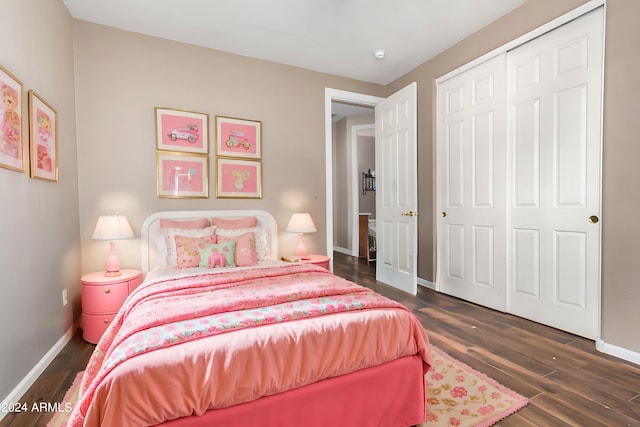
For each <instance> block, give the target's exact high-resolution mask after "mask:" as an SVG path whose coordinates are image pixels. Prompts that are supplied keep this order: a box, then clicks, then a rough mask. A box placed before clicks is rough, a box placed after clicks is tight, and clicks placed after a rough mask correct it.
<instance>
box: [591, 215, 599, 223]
mask: <svg viewBox="0 0 640 427" xmlns="http://www.w3.org/2000/svg"><path fill="white" fill-rule="evenodd" d="M598 221H600V218H598V216H597V215H591V216H590V217H589V222H590V223H591V224H597V223H598Z"/></svg>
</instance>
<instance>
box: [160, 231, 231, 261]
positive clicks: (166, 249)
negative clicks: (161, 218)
mask: <svg viewBox="0 0 640 427" xmlns="http://www.w3.org/2000/svg"><path fill="white" fill-rule="evenodd" d="M217 228H218V227H215V226H212V227H207V228H198V229H184V228H161V229H160V239H159V241H158V246H159V247H158V265H161V266H163V267H168V268H178V252H177V250H176V239H175V238H174V237H175V236H183V237H209V236H213V235H215V234H216V229H217ZM161 246H163V248H162V249H161V248H160V247H161ZM163 256H164V258H163ZM162 260H164V261H165V262H164V265H163V263H162Z"/></svg>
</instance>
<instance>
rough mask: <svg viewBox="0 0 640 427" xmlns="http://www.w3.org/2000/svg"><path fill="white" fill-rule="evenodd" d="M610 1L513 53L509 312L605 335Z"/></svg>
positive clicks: (510, 65)
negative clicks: (606, 15)
mask: <svg viewBox="0 0 640 427" xmlns="http://www.w3.org/2000/svg"><path fill="white" fill-rule="evenodd" d="M602 29H603V10H602V8H599V9H597V10H596V11H593V12H590V13H589V14H587V15H585V16H583V17H580V18H578V19H576V20H575V21H572V22H570V23H568V24H566V25H563V26H562V27H560V28H558V29H556V30H554V31H552V32H550V33H547V34H545V35H543V36H541V37H539V38H537V39H535V40H533V41H531V42H528V43H526V44H525V45H522V46H520V47H518V48H517V49H514V50H513V51H511V52H509V53H508V56H507V67H508V71H507V75H508V76H507V78H508V99H509V110H508V115H509V117H508V121H509V131H508V132H509V134H508V135H509V155H508V156H509V157H508V159H509V173H508V187H509V188H508V194H509V210H508V218H509V226H508V248H509V249H508V257H509V261H508V266H509V271H508V282H509V288H508V300H507V311H509V312H510V313H513V314H516V315H519V316H522V317H525V318H528V319H531V320H535V321H538V322H541V323H544V324H547V325H551V326H554V327H557V328H559V329H563V330H566V331H569V332H573V333H576V334H578V335H582V336H585V337H589V338H595V337H597V336H598V330H599V324H598V319H599V304H600V297H599V295H600V222H599V221H598V220H599V218H600V165H601V159H600V155H601V117H602V116H601V115H602V110H601V105H602V100H601V96H602V95H601V94H602V86H601V85H602V56H603V55H602V53H603V46H602V39H603V37H602Z"/></svg>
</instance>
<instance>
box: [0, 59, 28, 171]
mask: <svg viewBox="0 0 640 427" xmlns="http://www.w3.org/2000/svg"><path fill="white" fill-rule="evenodd" d="M0 92H1V93H2V103H0V166H1V167H3V168H7V169H12V170H15V171H18V172H24V167H25V160H24V140H23V138H22V82H21V81H20V80H18V79H17V78H16V76H14V75H13V74H11V73H10V72H9V71H7V70H5V69H4V68H2V67H1V66H0Z"/></svg>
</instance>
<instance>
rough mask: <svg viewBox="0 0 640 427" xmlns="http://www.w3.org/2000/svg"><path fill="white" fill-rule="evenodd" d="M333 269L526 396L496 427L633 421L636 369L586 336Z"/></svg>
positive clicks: (360, 265)
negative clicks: (400, 307) (405, 311)
mask: <svg viewBox="0 0 640 427" xmlns="http://www.w3.org/2000/svg"><path fill="white" fill-rule="evenodd" d="M334 272H335V273H336V274H337V275H339V276H343V277H346V278H348V279H350V280H353V281H355V282H358V283H360V284H362V285H364V286H368V287H370V288H372V289H374V290H376V291H377V292H379V293H381V294H384V295H386V296H388V297H390V298H393V299H395V300H397V301H399V302H401V303H403V304H404V305H406V306H407V307H409V308H410V309H411V310H413V312H414V313H415V314H416V316H417V317H418V318H419V319H420V321H421V322H422V324H423V325H424V327H425V329H426V331H427V334H428V336H429V339H430V341H431V343H432V344H433V345H435V346H437V347H440V348H441V349H442V350H444V351H446V352H447V353H449V354H450V355H452V356H454V357H455V358H457V359H459V360H461V361H463V362H465V363H466V364H467V365H469V366H471V367H472V368H474V369H476V370H478V371H480V372H483V373H485V374H486V375H489V376H490V377H492V378H494V379H495V380H497V381H499V382H501V383H502V384H504V385H505V386H507V387H510V388H511V389H513V390H515V391H516V392H518V393H520V394H522V395H524V396H526V397H527V398H529V404H528V405H527V406H526V407H525V408H523V409H521V410H520V411H519V412H517V413H516V414H513V415H511V416H510V417H508V418H507V419H505V420H503V421H501V422H500V424H499V425H500V426H503V427H527V426H553V427H556V426H589V427H591V426H608V427H611V426H616V427H617V426H638V427H640V366H638V365H634V364H632V363H628V362H625V361H622V360H620V359H617V358H615V357H611V356H608V355H605V354H602V353H600V352H598V351H597V350H595V345H594V343H593V341H590V340H587V339H584V338H580V337H576V336H574V335H571V334H568V333H565V332H562V331H558V330H556V329H553V328H549V327H546V326H542V325H540V324H537V323H534V322H530V321H527V320H524V319H521V318H518V317H515V316H511V315H508V314H504V313H500V312H496V311H493V310H490V309H487V308H484V307H479V306H477V305H474V304H471V303H468V302H465V301H462V300H459V299H456V298H452V297H449V296H446V295H443V294H439V293H437V292H434V291H431V290H429V289H424V288H420V289H419V291H418V295H417V296H416V297H414V296H411V295H407V294H405V293H403V292H401V291H397V290H395V289H393V288H390V287H389V286H386V285H384V284H382V283H380V282H376V280H375V269H374V268H372V266H368V265H367V263H366V261H364V260H359V259H358V258H353V257H350V256H346V255H342V254H337V253H336V254H334ZM93 348H94V346H93V345H91V344H88V343H86V342H85V341H83V340H82V337H81V331H79V332H78V333H77V334H76V335H75V336H74V337H73V339H72V340H71V341H70V342H69V343H68V344H67V346H66V347H65V348H64V350H63V351H62V352H61V353H60V354H59V355H58V356H57V357H56V359H55V360H54V361H53V362H52V363H51V365H50V366H49V367H48V368H47V369H46V370H45V372H44V373H43V374H42V375H41V376H40V378H39V379H38V380H37V381H36V383H35V384H34V385H33V386H32V387H31V388H30V389H29V391H28V392H27V393H26V394H25V396H24V397H23V398H22V399H21V401H22V402H29V403H31V402H41V401H43V402H60V401H61V400H62V398H63V397H64V393H65V391H66V390H67V388H68V387H69V386H70V385H71V382H72V380H73V378H74V377H75V374H76V373H77V372H78V371H80V370H82V369H84V367H85V366H86V363H87V360H88V358H89V357H90V355H91V352H92V351H93ZM50 417H51V415H50V414H48V415H47V414H37V413H30V412H28V413H24V414H19V415H17V416H16V415H15V414H8V415H7V416H6V417H5V418H4V419H3V420H2V421H0V427H8V426H12V427H18V426H19V427H30V426H45V425H46V423H47V421H48V420H49V418H50Z"/></svg>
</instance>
